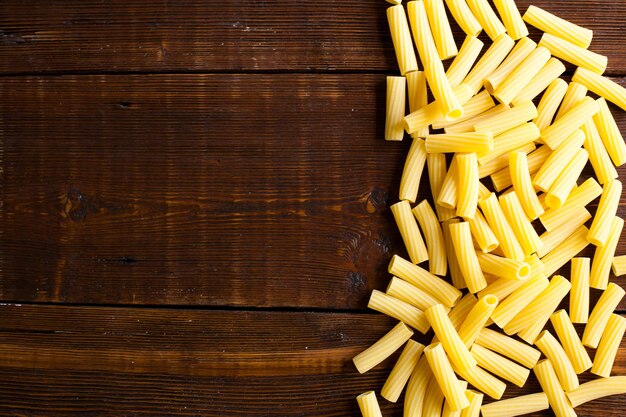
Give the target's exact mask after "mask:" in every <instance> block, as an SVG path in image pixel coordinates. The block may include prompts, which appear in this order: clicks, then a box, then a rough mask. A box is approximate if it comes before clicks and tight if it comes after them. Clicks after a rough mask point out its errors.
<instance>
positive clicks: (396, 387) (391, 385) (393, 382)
mask: <svg viewBox="0 0 626 417" xmlns="http://www.w3.org/2000/svg"><path fill="white" fill-rule="evenodd" d="M423 351H424V345H422V344H421V343H418V342H416V341H415V340H411V339H409V341H408V342H407V343H406V345H405V346H404V349H403V350H402V353H401V354H400V357H399V358H398V361H397V362H396V364H395V366H394V367H393V369H392V370H391V373H390V374H389V377H387V380H386V381H385V384H384V385H383V388H382V389H381V390H380V395H381V397H383V398H384V399H386V400H387V401H390V402H392V403H395V402H396V401H398V398H399V397H400V394H401V393H402V390H403V389H404V386H405V385H406V383H407V381H408V380H409V378H410V377H411V373H413V370H414V369H415V366H416V365H417V361H418V360H419V358H420V356H421V355H422V352H423Z"/></svg>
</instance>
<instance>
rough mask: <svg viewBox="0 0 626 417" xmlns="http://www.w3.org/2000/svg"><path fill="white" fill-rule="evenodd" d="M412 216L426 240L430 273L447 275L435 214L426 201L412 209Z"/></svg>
mask: <svg viewBox="0 0 626 417" xmlns="http://www.w3.org/2000/svg"><path fill="white" fill-rule="evenodd" d="M413 214H414V215H415V218H416V219H417V221H418V223H419V225H420V228H421V229H422V231H423V232H424V236H425V238H426V245H427V247H428V259H429V262H428V267H429V271H430V273H431V274H435V275H441V276H445V275H446V274H447V273H448V261H447V257H446V248H445V244H444V241H443V232H442V230H441V226H440V225H439V221H438V220H437V216H436V215H435V212H434V211H433V209H432V207H430V204H428V201H426V200H424V201H422V202H421V203H419V204H418V205H417V206H415V207H414V208H413Z"/></svg>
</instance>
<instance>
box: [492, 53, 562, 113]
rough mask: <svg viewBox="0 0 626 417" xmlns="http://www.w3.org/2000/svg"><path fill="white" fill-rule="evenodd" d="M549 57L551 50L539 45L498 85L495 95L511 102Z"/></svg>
mask: <svg viewBox="0 0 626 417" xmlns="http://www.w3.org/2000/svg"><path fill="white" fill-rule="evenodd" d="M549 59H550V52H549V51H548V50H547V49H546V48H543V47H537V48H536V49H535V50H533V51H532V52H531V53H530V54H528V56H527V57H526V58H524V60H523V61H522V62H521V63H520V64H519V65H518V66H517V67H516V68H515V69H514V70H513V71H512V72H511V73H510V74H509V76H508V77H506V78H505V79H504V81H502V82H501V83H500V85H498V87H497V88H496V89H495V90H494V92H493V95H494V96H495V97H496V98H497V99H498V101H500V102H501V103H505V104H509V103H511V101H513V99H514V98H516V97H517V96H518V94H519V93H520V92H521V91H522V89H523V88H525V87H526V85H528V83H530V81H531V80H532V79H533V77H534V76H535V75H537V73H539V71H540V70H541V69H542V68H543V66H544V65H545V64H546V63H547V62H548V60H549Z"/></svg>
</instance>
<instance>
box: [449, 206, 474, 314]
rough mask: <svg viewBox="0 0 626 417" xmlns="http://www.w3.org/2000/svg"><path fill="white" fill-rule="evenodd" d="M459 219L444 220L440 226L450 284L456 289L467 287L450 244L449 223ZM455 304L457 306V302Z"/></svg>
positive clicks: (456, 221)
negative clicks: (448, 268)
mask: <svg viewBox="0 0 626 417" xmlns="http://www.w3.org/2000/svg"><path fill="white" fill-rule="evenodd" d="M448 210H449V209H448ZM477 213H479V212H477ZM477 217H478V216H476V217H474V220H476V218H477ZM459 221H460V220H459V219H450V220H446V221H444V222H443V223H442V225H441V226H442V229H443V239H444V241H445V243H446V257H447V259H448V265H449V267H450V276H451V277H452V285H454V286H455V287H456V288H458V289H463V288H467V285H466V284H465V279H464V278H463V273H462V272H461V267H460V266H459V261H458V260H457V259H456V252H455V251H454V245H453V244H452V237H451V236H450V225H451V224H453V223H458V222H459ZM471 226H472V225H471V224H470V229H471ZM459 302H460V301H459ZM457 306H458V303H457Z"/></svg>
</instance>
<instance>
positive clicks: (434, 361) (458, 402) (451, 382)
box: [424, 343, 469, 411]
mask: <svg viewBox="0 0 626 417" xmlns="http://www.w3.org/2000/svg"><path fill="white" fill-rule="evenodd" d="M424 355H426V359H427V360H428V363H429V364H430V369H431V371H432V372H433V375H434V376H435V379H436V380H437V383H438V384H439V388H440V389H441V391H442V393H443V396H444V397H445V399H446V401H447V402H448V403H449V404H450V408H451V409H452V410H453V411H455V410H461V409H463V408H465V407H468V406H469V400H468V399H467V397H466V396H465V390H464V389H462V387H461V384H460V382H459V380H458V379H457V377H456V375H454V371H453V370H452V365H451V364H450V361H449V360H448V357H447V356H446V352H445V351H444V348H443V346H442V345H441V343H434V344H432V345H429V346H427V347H426V349H424Z"/></svg>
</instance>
